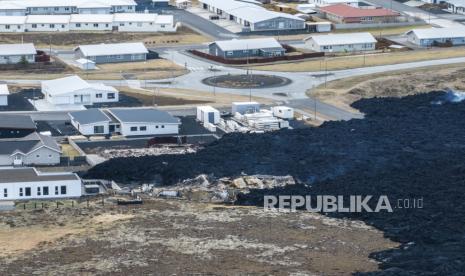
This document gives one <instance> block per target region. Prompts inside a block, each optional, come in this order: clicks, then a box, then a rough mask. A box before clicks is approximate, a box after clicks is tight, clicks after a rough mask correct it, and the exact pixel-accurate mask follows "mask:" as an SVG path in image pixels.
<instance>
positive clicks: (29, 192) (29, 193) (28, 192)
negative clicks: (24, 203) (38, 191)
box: [24, 187, 31, 196]
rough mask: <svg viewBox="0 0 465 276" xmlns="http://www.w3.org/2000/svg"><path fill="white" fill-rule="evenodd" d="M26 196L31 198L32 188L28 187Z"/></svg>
mask: <svg viewBox="0 0 465 276" xmlns="http://www.w3.org/2000/svg"><path fill="white" fill-rule="evenodd" d="M24 194H25V195H26V196H31V187H26V189H25V193H24Z"/></svg>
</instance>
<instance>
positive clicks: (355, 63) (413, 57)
mask: <svg viewBox="0 0 465 276" xmlns="http://www.w3.org/2000/svg"><path fill="white" fill-rule="evenodd" d="M464 56H465V48H463V47H454V48H448V49H433V50H421V51H407V52H393V53H385V54H367V55H365V56H364V55H356V56H344V57H330V58H326V59H322V58H319V59H315V60H311V61H302V62H294V63H283V64H273V65H263V66H255V67H253V69H254V70H265V71H286V72H307V71H308V72H312V71H323V70H325V63H326V65H327V66H326V68H327V69H328V70H343V69H352V68H359V67H368V66H378V65H388V64H398V63H407V62H415V61H423V60H433V59H444V58H454V57H464Z"/></svg>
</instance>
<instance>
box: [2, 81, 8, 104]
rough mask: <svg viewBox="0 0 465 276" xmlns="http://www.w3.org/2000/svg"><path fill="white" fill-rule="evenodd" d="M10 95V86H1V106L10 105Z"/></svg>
mask: <svg viewBox="0 0 465 276" xmlns="http://www.w3.org/2000/svg"><path fill="white" fill-rule="evenodd" d="M8 95H10V91H9V90H8V85H6V84H0V106H7V105H8Z"/></svg>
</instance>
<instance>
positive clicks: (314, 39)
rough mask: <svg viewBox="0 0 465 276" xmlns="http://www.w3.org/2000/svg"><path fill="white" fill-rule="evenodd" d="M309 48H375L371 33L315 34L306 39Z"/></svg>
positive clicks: (339, 50)
mask: <svg viewBox="0 0 465 276" xmlns="http://www.w3.org/2000/svg"><path fill="white" fill-rule="evenodd" d="M304 41H305V45H306V47H307V48H310V49H311V50H313V51H316V52H352V51H370V50H374V49H375V44H376V42H377V41H376V39H375V38H374V37H373V35H372V34H371V33H345V34H328V35H313V36H309V37H307V38H305V39H304Z"/></svg>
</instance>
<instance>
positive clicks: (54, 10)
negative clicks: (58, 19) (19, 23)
mask: <svg viewBox="0 0 465 276" xmlns="http://www.w3.org/2000/svg"><path fill="white" fill-rule="evenodd" d="M75 12H76V8H75V7H71V6H68V7H35V8H34V7H31V8H28V13H29V14H71V13H75Z"/></svg>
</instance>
